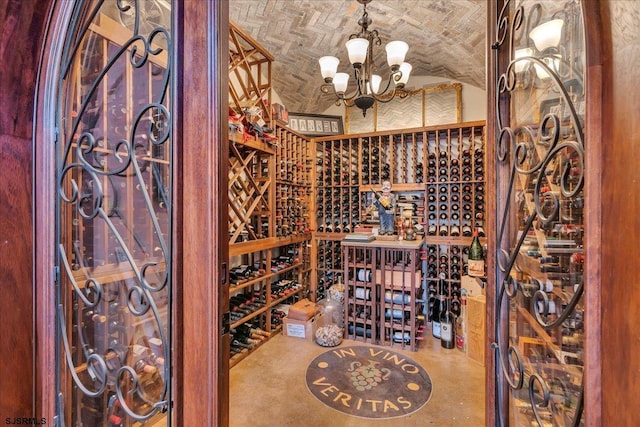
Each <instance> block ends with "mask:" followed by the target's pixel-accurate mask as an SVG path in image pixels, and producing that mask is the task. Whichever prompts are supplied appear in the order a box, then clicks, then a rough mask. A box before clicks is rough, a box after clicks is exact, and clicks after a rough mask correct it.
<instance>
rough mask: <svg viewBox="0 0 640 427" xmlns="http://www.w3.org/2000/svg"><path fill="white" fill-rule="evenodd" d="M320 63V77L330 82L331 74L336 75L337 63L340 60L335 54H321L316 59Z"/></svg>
mask: <svg viewBox="0 0 640 427" xmlns="http://www.w3.org/2000/svg"><path fill="white" fill-rule="evenodd" d="M318 62H319V63H320V73H322V78H323V79H324V81H325V82H326V83H331V81H332V80H333V76H335V75H336V72H337V71H338V64H339V63H340V60H339V59H338V58H336V57H335V56H323V57H322V58H320V59H318Z"/></svg>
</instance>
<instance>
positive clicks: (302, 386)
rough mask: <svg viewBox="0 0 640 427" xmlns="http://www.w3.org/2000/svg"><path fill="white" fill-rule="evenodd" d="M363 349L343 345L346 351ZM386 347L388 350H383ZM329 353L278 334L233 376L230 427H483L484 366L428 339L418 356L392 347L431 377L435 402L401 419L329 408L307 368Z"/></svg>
mask: <svg viewBox="0 0 640 427" xmlns="http://www.w3.org/2000/svg"><path fill="white" fill-rule="evenodd" d="M350 344H353V345H361V344H362V343H359V342H354V341H346V340H345V341H343V343H342V344H341V346H348V345H350ZM383 348H387V347H383ZM327 350H328V349H326V348H323V347H320V346H318V345H317V344H315V343H314V342H312V341H305V340H302V339H300V338H292V337H285V336H283V335H281V334H280V335H277V336H275V337H274V338H272V339H271V340H269V341H268V342H267V343H265V344H263V345H262V346H261V347H260V348H259V349H258V350H257V351H256V352H254V353H253V354H251V355H249V356H248V357H247V358H245V359H244V360H242V361H241V362H240V363H239V364H238V365H236V366H234V367H233V368H232V369H231V373H230V384H231V385H230V391H229V394H230V397H229V400H230V419H231V421H230V427H249V426H251V427H261V426H265V427H267V426H268V427H275V426H278V427H284V426H292V427H293V426H295V427H327V426H330V427H343V426H344V427H370V426H375V427H425V426H437V427H449V426H463V427H481V426H484V407H485V392H484V381H485V375H484V367H483V366H481V365H480V364H478V363H476V362H474V361H472V360H469V359H468V358H467V357H466V356H465V355H464V354H463V353H461V352H459V351H458V350H446V349H443V348H442V347H441V346H440V342H439V341H436V340H435V339H433V338H431V336H430V335H429V337H427V338H425V340H424V341H423V342H421V344H420V349H419V350H418V351H417V352H411V351H404V350H399V349H396V348H392V350H393V351H396V352H398V353H402V354H405V355H406V356H407V357H410V358H411V359H413V360H414V361H416V362H418V363H420V364H421V365H422V366H423V367H424V368H425V369H426V370H427V372H428V373H429V375H430V376H431V382H432V383H433V390H432V394H431V399H430V400H429V402H428V403H427V404H426V405H424V406H423V407H422V408H421V409H419V410H418V411H416V412H414V413H412V414H410V415H408V416H405V417H401V418H393V419H386V420H382V419H376V420H371V419H365V418H357V417H351V416H348V415H346V414H343V413H341V412H338V411H336V410H334V409H331V408H329V407H327V406H325V405H324V404H323V403H322V402H320V401H319V400H317V399H316V398H315V397H314V396H313V395H312V394H311V393H310V392H309V390H308V389H307V386H306V383H305V372H306V369H307V366H308V364H309V363H310V362H311V361H312V360H313V359H314V358H315V357H316V356H317V355H318V354H320V353H323V352H325V351H327Z"/></svg>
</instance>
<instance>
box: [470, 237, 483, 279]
mask: <svg viewBox="0 0 640 427" xmlns="http://www.w3.org/2000/svg"><path fill="white" fill-rule="evenodd" d="M469 276H474V277H483V276H484V250H483V249H482V245H481V244H480V239H479V238H478V230H475V231H474V232H473V240H472V241H471V246H469Z"/></svg>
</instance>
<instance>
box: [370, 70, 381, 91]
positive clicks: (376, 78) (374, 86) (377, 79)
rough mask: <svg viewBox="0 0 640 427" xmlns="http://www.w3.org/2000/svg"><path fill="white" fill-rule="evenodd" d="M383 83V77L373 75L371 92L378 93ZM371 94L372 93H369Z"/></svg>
mask: <svg viewBox="0 0 640 427" xmlns="http://www.w3.org/2000/svg"><path fill="white" fill-rule="evenodd" d="M381 82H382V77H380V76H379V75H377V74H373V75H372V76H371V88H370V90H371V91H372V92H373V93H378V91H379V90H380V83H381ZM369 93H371V92H369Z"/></svg>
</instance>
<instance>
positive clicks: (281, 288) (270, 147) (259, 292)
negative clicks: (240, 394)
mask: <svg viewBox="0 0 640 427" xmlns="http://www.w3.org/2000/svg"><path fill="white" fill-rule="evenodd" d="M232 129H233V127H232ZM274 134H275V140H274V139H273V138H271V137H269V136H265V137H264V138H261V137H253V136H251V137H248V136H247V135H246V134H244V135H240V134H239V133H235V132H232V133H231V136H230V144H229V145H230V147H229V237H230V245H229V255H230V266H231V268H230V270H229V271H230V281H231V287H230V289H229V298H230V320H231V325H230V327H231V335H232V339H231V360H230V366H235V365H236V364H237V363H239V362H240V361H241V360H243V359H244V358H245V357H246V356H247V355H249V354H251V353H252V352H253V351H254V350H255V349H257V348H259V347H260V345H261V344H262V343H264V342H265V341H267V340H268V339H269V338H270V337H271V336H272V335H273V334H275V333H277V332H278V331H279V330H280V329H281V320H282V319H281V317H282V316H281V312H280V311H279V310H278V305H280V304H283V303H287V304H289V303H293V302H295V301H297V300H298V299H299V298H304V297H306V296H307V293H308V292H309V284H310V271H311V263H310V261H311V257H310V251H311V248H310V238H311V230H310V221H309V212H310V203H309V200H310V196H311V181H310V179H311V178H310V177H311V169H312V161H313V160H312V158H311V156H310V154H309V144H310V141H309V140H308V139H307V138H305V137H304V136H302V135H299V134H297V133H295V132H293V131H291V130H289V129H287V128H286V127H285V126H283V125H281V124H279V123H277V124H276V126H275V129H274Z"/></svg>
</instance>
